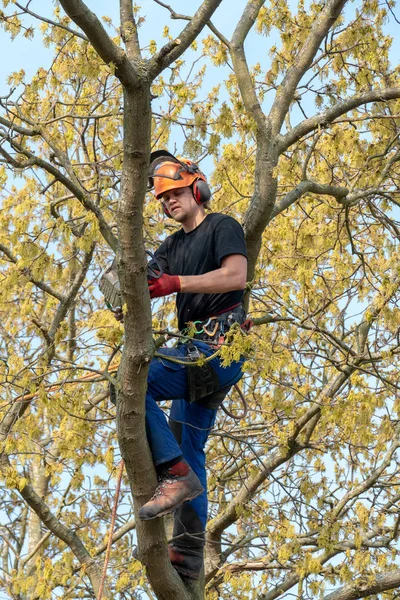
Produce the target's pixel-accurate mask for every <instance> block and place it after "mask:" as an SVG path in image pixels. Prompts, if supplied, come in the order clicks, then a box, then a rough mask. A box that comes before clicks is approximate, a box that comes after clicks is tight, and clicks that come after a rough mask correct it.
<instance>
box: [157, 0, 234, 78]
mask: <svg viewBox="0 0 400 600" xmlns="http://www.w3.org/2000/svg"><path fill="white" fill-rule="evenodd" d="M221 2H222V0H204V2H203V4H202V5H201V6H200V8H199V9H198V10H197V11H196V13H195V14H194V16H193V18H192V19H191V21H190V22H189V24H188V25H186V27H185V28H184V29H183V30H182V31H181V33H180V34H179V36H178V37H177V38H176V39H175V40H173V41H172V42H169V43H168V44H166V45H165V46H164V47H163V48H161V50H160V51H159V52H158V53H157V54H155V55H154V56H153V57H152V58H151V59H150V61H149V71H148V72H149V76H150V80H154V79H155V78H156V77H157V76H158V75H159V74H160V73H161V71H163V70H164V69H165V68H166V67H169V65H171V64H172V63H173V62H174V61H175V60H177V59H178V58H179V57H180V56H181V55H182V54H183V53H184V52H185V50H187V48H189V46H190V44H191V43H192V42H193V41H194V40H195V39H196V38H197V36H198V35H199V33H200V32H201V31H202V29H203V28H204V27H205V25H206V24H207V21H209V19H210V18H211V16H212V15H213V14H214V12H215V11H216V9H217V8H218V6H219V5H220V4H221Z"/></svg>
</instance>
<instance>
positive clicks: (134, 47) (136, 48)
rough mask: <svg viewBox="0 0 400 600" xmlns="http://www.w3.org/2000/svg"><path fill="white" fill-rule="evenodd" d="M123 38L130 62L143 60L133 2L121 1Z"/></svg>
mask: <svg viewBox="0 0 400 600" xmlns="http://www.w3.org/2000/svg"><path fill="white" fill-rule="evenodd" d="M120 19H121V36H122V39H123V40H124V44H125V46H126V54H127V56H128V58H129V60H130V61H134V60H138V59H140V58H141V54H140V45H139V37H138V30H137V25H136V21H135V18H134V16H133V8H132V0H120Z"/></svg>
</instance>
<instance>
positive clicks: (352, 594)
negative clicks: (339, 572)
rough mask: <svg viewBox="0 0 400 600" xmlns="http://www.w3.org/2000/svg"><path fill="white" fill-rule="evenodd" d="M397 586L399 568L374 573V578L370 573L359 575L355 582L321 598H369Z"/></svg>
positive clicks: (399, 575) (399, 581)
mask: <svg viewBox="0 0 400 600" xmlns="http://www.w3.org/2000/svg"><path fill="white" fill-rule="evenodd" d="M363 579H364V581H363ZM398 587H400V570H397V571H393V572H392V573H387V574H386V575H376V577H374V578H372V576H371V575H369V576H368V577H365V578H361V577H360V579H359V580H358V581H357V582H355V583H350V584H349V585H345V586H343V587H341V588H339V589H338V590H335V591H334V592H331V593H330V594H327V595H326V596H324V598H323V600H358V598H369V597H371V596H375V595H376V594H379V593H380V592H385V591H387V590H393V589H395V588H398Z"/></svg>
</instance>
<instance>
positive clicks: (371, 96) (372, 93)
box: [279, 88, 400, 153]
mask: <svg viewBox="0 0 400 600" xmlns="http://www.w3.org/2000/svg"><path fill="white" fill-rule="evenodd" d="M395 98H400V88H386V89H384V90H369V91H368V92H363V93H361V94H356V95H354V96H352V97H351V98H347V100H343V101H342V102H338V104H336V105H335V106H333V107H332V108H328V109H326V110H324V111H323V112H321V113H319V114H317V115H315V116H314V117H311V118H310V119H305V120H304V121H302V122H301V123H299V125H297V126H296V127H294V128H293V129H292V130H291V131H289V132H288V133H287V134H286V135H284V136H282V137H281V139H280V143H279V152H280V153H282V152H284V151H285V150H287V149H288V148H289V147H290V146H291V145H292V144H293V143H294V142H296V141H297V140H299V139H301V138H302V137H304V136H305V135H307V134H308V133H310V132H311V131H313V130H314V129H317V128H318V127H325V126H326V125H328V124H329V123H332V122H333V121H334V120H335V119H337V118H338V117H341V116H342V115H344V114H345V113H347V112H349V111H350V110H353V109H354V108H357V107H358V106H361V105H362V104H369V103H370V102H386V101H387V100H393V99H395Z"/></svg>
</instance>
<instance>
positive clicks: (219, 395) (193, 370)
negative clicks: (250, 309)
mask: <svg viewBox="0 0 400 600" xmlns="http://www.w3.org/2000/svg"><path fill="white" fill-rule="evenodd" d="M245 319H246V313H245V311H244V308H243V307H242V306H241V305H239V306H236V307H234V308H232V309H231V310H228V311H226V312H223V313H221V314H219V315H216V316H215V317H210V318H209V319H206V320H205V321H195V322H194V323H193V324H194V325H195V326H196V332H195V339H198V340H201V341H204V342H207V343H209V344H220V343H222V341H223V338H224V336H225V335H226V333H227V332H228V331H229V329H230V327H231V326H232V325H233V323H240V325H242V324H243V323H244V321H245ZM198 325H200V327H199V328H198V327H197V326H198ZM185 345H186V347H187V352H188V358H189V359H190V360H191V361H193V362H195V361H197V360H199V359H200V358H201V353H200V351H199V349H198V348H197V346H195V344H194V343H193V341H192V340H189V341H187V342H185ZM187 374H188V386H189V402H190V403H192V402H198V403H199V404H201V405H202V406H204V407H205V408H211V409H216V408H218V407H219V406H220V405H221V404H222V402H223V401H224V399H225V397H226V396H227V394H228V393H229V391H230V389H231V386H229V387H224V388H221V385H220V383H219V379H218V376H217V374H216V372H215V371H214V369H213V368H212V366H211V365H210V363H205V364H204V365H202V366H196V367H189V368H188V369H187Z"/></svg>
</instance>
